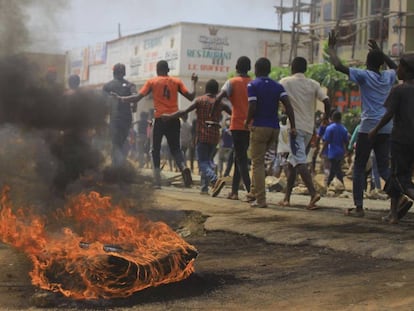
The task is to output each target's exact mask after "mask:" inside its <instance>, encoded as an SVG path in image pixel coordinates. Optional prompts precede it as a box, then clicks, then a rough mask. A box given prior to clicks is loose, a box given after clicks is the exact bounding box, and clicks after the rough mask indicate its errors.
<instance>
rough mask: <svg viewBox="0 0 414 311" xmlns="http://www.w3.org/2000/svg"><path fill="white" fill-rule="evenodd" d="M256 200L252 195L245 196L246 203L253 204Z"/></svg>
mask: <svg viewBox="0 0 414 311" xmlns="http://www.w3.org/2000/svg"><path fill="white" fill-rule="evenodd" d="M255 200H256V196H255V195H254V194H252V193H248V194H246V202H249V203H251V202H254V201H255Z"/></svg>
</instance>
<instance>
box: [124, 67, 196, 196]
mask: <svg viewBox="0 0 414 311" xmlns="http://www.w3.org/2000/svg"><path fill="white" fill-rule="evenodd" d="M169 71H170V69H169V67H168V63H167V62H166V61H165V60H160V61H159V62H158V63H157V76H156V77H154V78H151V79H149V80H148V81H147V82H145V84H144V86H143V87H142V88H141V89H140V90H139V92H138V94H137V95H132V96H126V97H121V99H122V100H123V101H126V102H138V101H140V100H141V99H142V98H143V97H145V96H147V95H148V94H150V93H152V96H153V102H154V109H155V121H154V125H153V134H152V135H153V144H152V161H153V168H154V187H155V188H157V189H160V188H161V176H160V171H161V169H160V150H161V140H162V137H163V136H164V135H165V137H166V138H167V142H168V147H169V148H170V152H171V154H172V155H173V157H174V160H175V162H176V164H177V167H178V168H179V169H180V171H181V174H182V176H183V179H184V184H185V186H186V187H190V186H191V184H192V178H191V171H190V169H189V168H187V167H186V165H185V162H184V156H183V153H182V151H181V149H180V120H179V119H178V118H173V119H169V120H163V119H162V118H161V115H163V114H172V113H175V112H177V111H178V93H180V94H181V95H183V96H184V97H185V98H187V99H188V100H190V101H192V100H193V99H194V98H195V87H196V83H197V81H198V77H197V76H196V75H194V74H193V75H192V76H191V80H192V81H193V91H192V92H190V91H189V90H188V89H187V88H186V86H185V85H184V83H183V81H182V80H180V79H179V78H176V77H170V76H169V75H168V72H169Z"/></svg>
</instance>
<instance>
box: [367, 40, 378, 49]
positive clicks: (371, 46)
mask: <svg viewBox="0 0 414 311" xmlns="http://www.w3.org/2000/svg"><path fill="white" fill-rule="evenodd" d="M368 47H369V49H370V50H371V51H381V49H380V47H379V46H378V44H377V41H375V40H374V39H369V40H368Z"/></svg>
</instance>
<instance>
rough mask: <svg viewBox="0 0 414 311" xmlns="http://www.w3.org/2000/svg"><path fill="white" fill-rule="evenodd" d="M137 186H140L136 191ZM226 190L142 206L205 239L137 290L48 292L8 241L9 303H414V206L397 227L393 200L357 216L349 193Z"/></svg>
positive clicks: (375, 306) (180, 306)
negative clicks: (253, 198) (173, 271)
mask: <svg viewBox="0 0 414 311" xmlns="http://www.w3.org/2000/svg"><path fill="white" fill-rule="evenodd" d="M133 193H134V191H133V189H130V191H129V193H128V195H129V196H130V197H133ZM223 196H224V194H223V195H222V196H221V197H219V198H210V197H205V196H200V195H199V194H198V191H197V190H196V189H185V190H183V189H177V188H164V189H162V190H159V191H157V192H156V193H155V196H154V198H155V202H154V205H153V206H150V207H145V208H143V207H137V211H136V212H137V213H141V212H144V213H146V214H147V215H148V216H149V217H150V218H152V219H157V220H164V221H166V222H167V223H168V224H169V225H170V226H171V227H172V228H174V229H175V230H177V232H180V233H181V234H182V235H183V236H184V237H185V239H186V240H187V241H188V242H190V243H191V244H193V245H195V246H196V247H197V249H198V251H199V256H198V258H197V260H196V272H195V273H194V274H193V275H192V276H191V277H190V278H188V279H186V280H184V281H182V282H179V283H175V284H169V285H166V286H161V287H158V288H152V289H149V290H145V291H142V292H139V293H137V294H136V295H134V296H132V297H129V298H128V299H121V300H111V301H94V302H76V301H70V300H69V301H68V300H65V299H63V298H61V297H58V296H50V295H47V297H48V298H47V299H43V298H39V294H38V292H37V290H36V289H35V288H33V287H32V286H31V285H30V280H29V277H28V274H27V273H28V271H29V270H30V264H29V262H28V261H27V259H25V258H24V256H23V255H22V254H20V253H18V252H16V251H14V250H12V249H10V248H9V247H7V246H4V245H1V246H0V305H1V308H2V309H9V310H44V309H45V308H46V306H48V307H49V308H51V309H52V310H62V309H65V310H68V309H111V310H149V311H155V310H414V296H413V290H414V277H413V276H414V252H413V240H414V231H413V229H414V217H413V215H412V214H409V215H408V216H407V218H406V219H405V221H404V222H403V223H401V224H400V225H398V226H390V225H386V224H383V223H381V222H380V221H379V218H380V216H381V215H382V214H384V212H385V211H384V209H383V208H385V207H386V206H387V204H383V205H382V206H380V207H378V206H377V208H376V209H374V208H372V209H370V210H368V211H367V216H366V217H365V218H363V219H356V218H348V217H344V216H343V215H342V212H341V209H342V208H343V207H346V205H347V204H349V202H348V201H346V200H345V201H344V200H340V199H329V200H328V199H326V200H325V199H323V200H322V201H321V204H320V205H321V209H320V210H317V211H312V212H310V211H306V210H305V209H304V208H303V206H302V203H303V202H305V201H306V200H307V199H308V198H306V197H303V198H302V197H299V196H295V197H293V199H292V200H294V201H296V202H298V206H297V207H291V208H281V207H278V206H276V205H272V204H270V208H268V209H260V210H257V209H251V208H250V207H248V205H247V204H246V203H244V202H239V201H237V202H235V201H230V200H226V199H224V197H223ZM277 199H278V196H277V195H276V197H275V198H274V200H275V201H276V200H277ZM270 202H273V201H272V198H270ZM374 203H375V202H374ZM378 204H380V203H378ZM378 204H377V205H378ZM373 205H375V204H373ZM51 309H49V310H51Z"/></svg>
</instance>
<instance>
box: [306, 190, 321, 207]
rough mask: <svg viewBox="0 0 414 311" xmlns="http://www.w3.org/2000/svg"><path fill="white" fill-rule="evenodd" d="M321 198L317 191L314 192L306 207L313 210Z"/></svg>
mask: <svg viewBox="0 0 414 311" xmlns="http://www.w3.org/2000/svg"><path fill="white" fill-rule="evenodd" d="M320 199H321V196H320V195H319V193H316V194H315V195H314V196H313V197H312V198H311V200H310V202H309V205H308V206H307V207H306V208H307V209H308V210H315V209H317V208H318V207H317V206H316V205H315V204H316V202H318V201H319V200H320Z"/></svg>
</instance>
